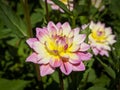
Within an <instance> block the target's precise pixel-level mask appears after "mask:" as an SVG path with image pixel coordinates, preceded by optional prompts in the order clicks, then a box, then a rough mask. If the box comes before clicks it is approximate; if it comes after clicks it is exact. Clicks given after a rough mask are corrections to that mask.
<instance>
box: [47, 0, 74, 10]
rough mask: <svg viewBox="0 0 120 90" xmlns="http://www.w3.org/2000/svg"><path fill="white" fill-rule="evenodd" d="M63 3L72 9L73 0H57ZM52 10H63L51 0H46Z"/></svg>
mask: <svg viewBox="0 0 120 90" xmlns="http://www.w3.org/2000/svg"><path fill="white" fill-rule="evenodd" d="M59 1H60V2H62V3H63V4H65V5H66V6H67V8H68V9H69V10H70V11H72V10H73V0H59ZM47 2H48V3H49V4H50V5H51V8H52V9H53V10H60V11H61V12H64V10H63V9H61V8H60V7H59V6H58V5H56V4H55V3H54V2H53V1H52V0H48V1H47Z"/></svg>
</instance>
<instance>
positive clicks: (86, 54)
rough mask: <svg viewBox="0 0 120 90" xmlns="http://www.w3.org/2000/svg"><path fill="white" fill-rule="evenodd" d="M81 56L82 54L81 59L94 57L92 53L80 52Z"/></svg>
mask: <svg viewBox="0 0 120 90" xmlns="http://www.w3.org/2000/svg"><path fill="white" fill-rule="evenodd" d="M79 56H80V58H81V60H83V61H85V60H90V58H91V57H92V54H90V53H82V52H80V53H79Z"/></svg>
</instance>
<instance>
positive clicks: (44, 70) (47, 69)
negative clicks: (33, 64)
mask: <svg viewBox="0 0 120 90" xmlns="http://www.w3.org/2000/svg"><path fill="white" fill-rule="evenodd" d="M53 72H54V69H53V68H52V67H51V66H50V65H49V64H45V65H41V66H40V75H41V76H45V75H49V74H52V73H53Z"/></svg>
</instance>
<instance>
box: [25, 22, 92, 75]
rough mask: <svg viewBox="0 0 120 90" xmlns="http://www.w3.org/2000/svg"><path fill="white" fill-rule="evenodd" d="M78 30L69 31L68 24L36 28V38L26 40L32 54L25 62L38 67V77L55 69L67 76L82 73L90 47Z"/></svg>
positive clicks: (88, 56)
mask: <svg viewBox="0 0 120 90" xmlns="http://www.w3.org/2000/svg"><path fill="white" fill-rule="evenodd" d="M79 31H80V29H79V28H75V29H71V27H70V25H69V23H68V22H65V23H64V24H61V23H60V22H59V23H57V24H56V25H55V24H54V23H53V22H51V21H50V22H49V23H48V25H47V27H43V28H36V37H35V38H30V39H28V40H27V44H28V45H29V46H30V48H32V49H33V53H32V54H31V55H30V56H29V57H28V58H27V60H26V61H27V62H33V63H36V64H39V65H40V75H41V76H45V75H49V74H52V73H53V72H54V71H55V69H56V68H60V70H61V71H62V72H63V73H64V74H65V75H69V74H70V73H71V72H72V71H83V70H85V66H84V64H83V61H86V60H89V59H90V58H91V56H92V55H91V54H90V53H89V52H88V49H89V48H90V46H89V45H88V44H86V43H85V42H84V40H85V38H86V35H85V34H79Z"/></svg>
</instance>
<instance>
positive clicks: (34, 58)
mask: <svg viewBox="0 0 120 90" xmlns="http://www.w3.org/2000/svg"><path fill="white" fill-rule="evenodd" d="M39 59H40V58H38V55H37V54H36V53H32V54H31V55H30V56H29V57H28V58H27V59H26V62H33V63H37V61H38V60H39Z"/></svg>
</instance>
